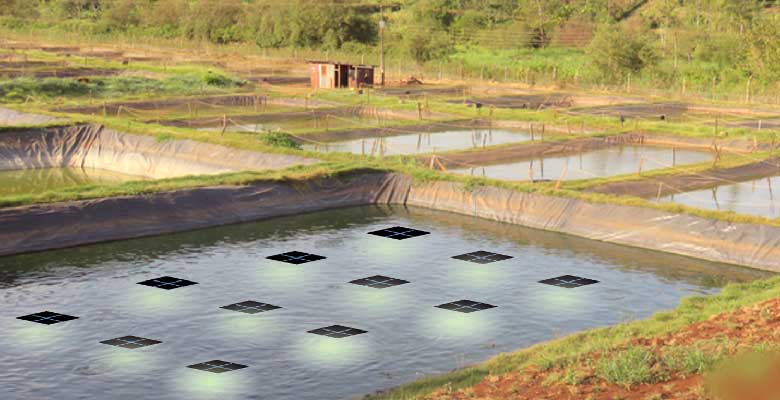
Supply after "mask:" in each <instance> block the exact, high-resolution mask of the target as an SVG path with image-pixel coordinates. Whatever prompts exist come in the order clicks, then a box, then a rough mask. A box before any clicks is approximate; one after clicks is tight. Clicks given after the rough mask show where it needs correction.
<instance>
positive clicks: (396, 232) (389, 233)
mask: <svg viewBox="0 0 780 400" xmlns="http://www.w3.org/2000/svg"><path fill="white" fill-rule="evenodd" d="M368 234H369V235H376V236H382V237H386V238H390V239H395V240H404V239H411V238H413V237H417V236H423V235H428V234H430V232H425V231H418V230H417V229H411V228H404V227H402V226H394V227H392V228H387V229H382V230H378V231H374V232H368Z"/></svg>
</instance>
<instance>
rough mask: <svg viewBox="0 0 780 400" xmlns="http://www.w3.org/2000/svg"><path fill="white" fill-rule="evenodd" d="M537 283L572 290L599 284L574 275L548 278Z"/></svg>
mask: <svg viewBox="0 0 780 400" xmlns="http://www.w3.org/2000/svg"><path fill="white" fill-rule="evenodd" d="M539 283H544V284H545V285H552V286H558V287H562V288H567V289H572V288H577V287H580V286H586V285H592V284H594V283H599V281H597V280H593V279H588V278H581V277H579V276H574V275H563V276H559V277H557V278H550V279H545V280H543V281H539Z"/></svg>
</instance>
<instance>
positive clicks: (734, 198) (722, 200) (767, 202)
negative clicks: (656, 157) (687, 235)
mask: <svg viewBox="0 0 780 400" xmlns="http://www.w3.org/2000/svg"><path fill="white" fill-rule="evenodd" d="M778 196H780V176H774V177H767V178H761V179H756V180H752V181H747V182H740V183H733V184H729V185H722V186H717V187H714V188H711V189H704V190H697V191H692V192H686V193H677V194H674V195H669V196H665V197H661V198H660V199H659V201H661V202H674V203H679V204H684V205H686V206H691V207H697V208H705V209H710V210H719V211H733V212H735V213H738V214H752V215H760V216H762V217H768V218H780V198H778Z"/></svg>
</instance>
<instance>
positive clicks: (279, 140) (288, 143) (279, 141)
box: [260, 132, 301, 149]
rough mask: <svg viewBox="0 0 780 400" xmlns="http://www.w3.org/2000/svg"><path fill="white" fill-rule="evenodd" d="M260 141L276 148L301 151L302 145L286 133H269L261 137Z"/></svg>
mask: <svg viewBox="0 0 780 400" xmlns="http://www.w3.org/2000/svg"><path fill="white" fill-rule="evenodd" d="M260 140H261V141H262V142H263V143H265V144H267V145H269V146H274V147H286V148H290V149H300V148H301V145H300V144H299V143H298V142H296V141H295V139H293V137H292V136H291V135H289V134H287V133H284V132H268V133H263V134H261V135H260Z"/></svg>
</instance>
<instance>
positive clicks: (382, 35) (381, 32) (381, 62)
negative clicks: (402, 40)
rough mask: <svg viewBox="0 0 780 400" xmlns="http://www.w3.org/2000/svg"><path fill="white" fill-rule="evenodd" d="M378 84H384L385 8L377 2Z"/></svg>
mask: <svg viewBox="0 0 780 400" xmlns="http://www.w3.org/2000/svg"><path fill="white" fill-rule="evenodd" d="M379 85H380V86H385V8H384V6H383V5H382V3H381V2H380V3H379Z"/></svg>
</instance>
